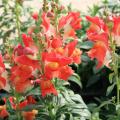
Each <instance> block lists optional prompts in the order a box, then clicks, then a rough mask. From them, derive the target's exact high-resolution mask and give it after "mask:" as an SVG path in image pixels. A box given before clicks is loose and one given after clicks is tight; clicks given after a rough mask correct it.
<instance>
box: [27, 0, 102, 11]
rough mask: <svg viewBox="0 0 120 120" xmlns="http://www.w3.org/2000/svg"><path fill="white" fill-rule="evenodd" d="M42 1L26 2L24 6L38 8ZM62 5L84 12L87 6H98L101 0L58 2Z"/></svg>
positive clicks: (63, 0)
mask: <svg viewBox="0 0 120 120" xmlns="http://www.w3.org/2000/svg"><path fill="white" fill-rule="evenodd" d="M41 1H42V0H31V1H29V2H26V3H25V5H29V6H31V7H33V8H35V9H37V8H40V7H41V6H42V2H41ZM60 1H61V3H62V4H63V5H68V4H69V3H71V4H72V7H73V8H76V9H78V10H81V11H83V12H86V11H87V10H88V9H87V8H88V6H89V7H90V6H92V5H93V4H99V3H100V1H101V0H60Z"/></svg>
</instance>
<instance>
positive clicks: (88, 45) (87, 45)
mask: <svg viewBox="0 0 120 120" xmlns="http://www.w3.org/2000/svg"><path fill="white" fill-rule="evenodd" d="M92 47H93V43H92V42H91V41H86V42H83V43H81V44H80V48H81V49H86V50H88V49H90V48H92Z"/></svg>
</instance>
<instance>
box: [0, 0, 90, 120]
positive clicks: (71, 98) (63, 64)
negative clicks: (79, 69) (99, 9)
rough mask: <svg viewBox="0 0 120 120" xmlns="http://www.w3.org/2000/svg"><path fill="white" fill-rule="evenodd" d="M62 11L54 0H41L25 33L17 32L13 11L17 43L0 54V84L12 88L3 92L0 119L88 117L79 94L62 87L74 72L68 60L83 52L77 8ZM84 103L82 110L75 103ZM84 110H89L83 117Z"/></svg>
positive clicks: (74, 59) (77, 62) (79, 61)
mask: <svg viewBox="0 0 120 120" xmlns="http://www.w3.org/2000/svg"><path fill="white" fill-rule="evenodd" d="M16 4H17V2H16ZM48 6H49V7H48ZM16 7H17V5H16ZM16 9H17V8H16ZM64 10H65V8H64V7H63V6H59V4H58V1H51V2H47V1H46V0H44V1H43V8H42V10H40V11H39V12H34V13H33V14H32V18H33V20H34V21H35V25H32V26H30V27H29V28H28V31H27V33H26V34H25V33H22V34H21V31H20V25H19V24H20V23H19V21H18V19H19V16H18V14H16V18H17V19H16V22H17V28H18V37H19V39H20V41H21V42H20V43H18V45H16V46H14V47H12V48H10V49H7V53H6V54H5V55H4V56H2V55H0V89H6V85H7V86H8V85H9V87H10V89H9V91H8V94H7V96H4V95H3V96H2V97H1V101H2V102H3V105H1V106H0V118H2V119H5V118H8V119H10V120H11V119H18V120H21V119H24V120H33V119H39V118H40V119H49V120H56V119H57V120H58V119H60V120H61V119H70V118H71V117H74V119H75V118H76V119H79V118H82V117H83V118H84V117H85V118H86V117H89V112H88V111H87V107H86V105H85V104H84V103H83V101H82V99H81V98H80V96H79V95H74V93H73V92H71V91H70V90H68V89H66V88H65V85H66V84H68V82H67V81H68V79H69V78H70V76H71V75H73V73H74V71H73V70H72V68H71V67H70V64H73V63H75V64H80V63H81V54H82V51H81V50H80V49H79V48H78V47H77V43H78V38H77V36H76V30H78V29H81V24H80V23H81V18H80V13H79V12H72V11H71V12H68V13H67V12H66V13H64ZM7 65H8V66H9V67H8V68H6V66H7ZM5 72H7V73H8V75H7V78H5V76H4V74H5ZM77 98H78V100H77ZM82 104H83V108H82V109H83V111H81V108H80V107H78V106H77V105H82ZM75 110H76V111H75ZM78 110H79V112H78ZM64 112H65V113H64ZM70 112H71V113H70ZM83 112H86V113H87V115H84V116H82V113H83ZM74 114H76V115H74ZM35 116H36V117H35Z"/></svg>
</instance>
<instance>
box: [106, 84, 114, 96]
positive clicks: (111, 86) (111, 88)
mask: <svg viewBox="0 0 120 120" xmlns="http://www.w3.org/2000/svg"><path fill="white" fill-rule="evenodd" d="M115 85H116V83H113V84H112V85H110V86H109V87H108V88H107V92H106V95H107V96H108V95H109V94H110V93H111V92H112V91H113V89H114V87H115Z"/></svg>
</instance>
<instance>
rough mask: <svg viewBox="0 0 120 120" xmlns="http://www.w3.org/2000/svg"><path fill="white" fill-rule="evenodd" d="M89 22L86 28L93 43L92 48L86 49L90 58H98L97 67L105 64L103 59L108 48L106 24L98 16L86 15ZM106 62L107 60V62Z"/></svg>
mask: <svg viewBox="0 0 120 120" xmlns="http://www.w3.org/2000/svg"><path fill="white" fill-rule="evenodd" d="M86 18H87V20H88V21H90V22H91V25H90V28H89V29H88V30H87V36H88V38H89V39H90V40H91V41H92V42H93V43H94V45H93V48H92V49H91V50H90V51H88V56H89V57H90V58H91V59H94V58H96V59H97V60H98V64H97V69H98V68H100V67H102V66H103V65H105V62H104V61H105V59H106V55H107V52H108V51H109V50H110V49H109V37H108V36H109V35H108V31H109V30H108V26H107V25H106V24H105V23H104V21H103V20H102V19H101V18H99V17H89V16H87V17H86ZM107 63H108V62H107Z"/></svg>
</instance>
